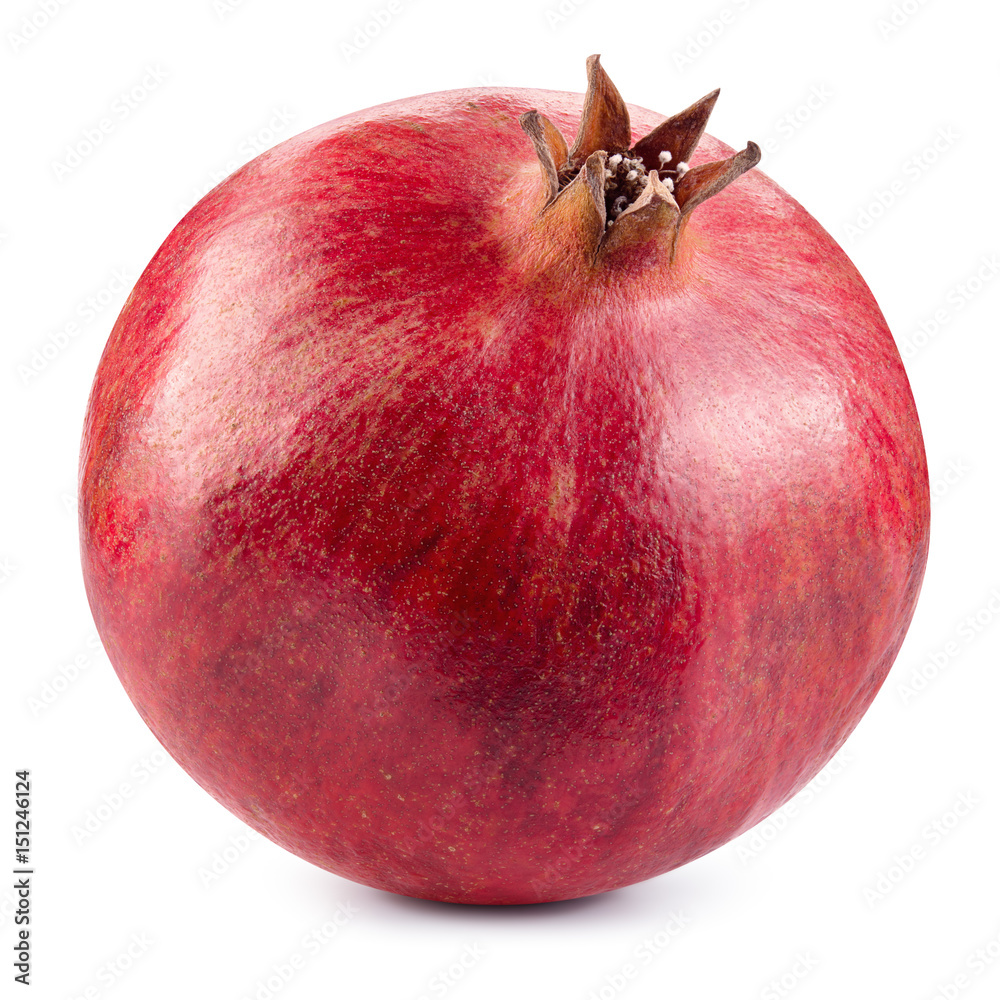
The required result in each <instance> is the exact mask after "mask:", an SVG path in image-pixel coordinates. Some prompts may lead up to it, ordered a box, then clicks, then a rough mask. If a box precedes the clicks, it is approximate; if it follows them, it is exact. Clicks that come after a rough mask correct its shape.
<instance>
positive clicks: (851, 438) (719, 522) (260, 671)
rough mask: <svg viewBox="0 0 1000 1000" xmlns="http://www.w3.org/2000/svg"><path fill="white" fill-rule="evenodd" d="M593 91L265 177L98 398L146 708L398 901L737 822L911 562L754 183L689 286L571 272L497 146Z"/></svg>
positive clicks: (845, 722) (842, 323) (595, 877)
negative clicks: (529, 115) (528, 116)
mask: <svg viewBox="0 0 1000 1000" xmlns="http://www.w3.org/2000/svg"><path fill="white" fill-rule="evenodd" d="M581 101H582V97H581V95H579V94H564V93H556V92H549V91H527V90H506V89H499V88H485V89H476V90H467V91H451V92H445V93H438V94H431V95H425V96H422V97H419V98H415V99H411V100H406V101H399V102H395V103H393V104H388V105H383V106H381V107H379V108H375V109H369V110H367V111H364V112H359V113H358V114H355V115H351V116H348V117H346V118H341V119H339V120H337V121H334V122H331V123H328V124H326V125H323V126H320V127H318V128H315V129H312V130H311V131H309V132H306V133H304V134H302V135H300V136H297V137H295V138H293V139H291V140H289V141H287V142H285V143H282V144H281V145H279V146H277V147H276V148H275V149H274V150H272V151H270V152H268V153H266V154H264V155H263V156H260V157H258V158H257V159H256V160H254V161H252V162H251V163H249V164H248V165H247V166H245V167H244V168H242V169H241V170H239V171H238V172H237V173H236V174H234V175H233V176H232V177H231V178H229V179H228V180H226V181H225V182H223V183H222V184H221V185H220V186H219V187H217V188H216V189H215V190H214V191H212V192H211V193H210V194H209V195H207V196H206V197H205V198H204V199H203V200H202V201H201V202H200V203H199V204H198V205H197V206H196V207H195V208H194V209H192V210H191V212H190V213H189V214H188V215H187V216H186V217H185V218H184V219H183V221H182V222H181V223H180V224H179V225H178V226H177V227H176V229H174V231H173V232H172V233H171V234H170V236H169V237H168V238H167V240H166V241H165V243H164V244H163V246H162V247H161V248H160V250H159V251H158V253H157V254H156V256H155V258H154V259H153V261H152V262H151V263H150V265H149V266H148V267H147V269H146V270H145V272H144V273H143V275H142V277H141V278H140V279H139V282H138V284H137V285H136V288H135V290H134V291H133V293H132V295H131V296H130V298H129V300H128V302H127V303H126V305H125V308H124V309H123V311H122V314H121V316H120V317H119V319H118V322H117V324H116V325H115V328H114V331H113V333H112V335H111V338H110V341H109V343H108V346H107V349H106V350H105V353H104V356H103V358H102V360H101V364H100V369H99V371H98V373H97V378H96V381H95V384H94V389H93V393H92V397H91V400H90V405H89V411H88V416H87V422H86V428H85V433H84V441H83V453H82V458H81V473H80V475H81V490H80V495H81V501H82V503H81V530H82V552H83V565H84V573H85V580H86V585H87V591H88V594H89V597H90V602H91V606H92V608H93V612H94V616H95V619H96V622H97V625H98V628H99V630H100V634H101V637H102V638H103V640H104V643H105V645H106V648H107V651H108V654H109V656H110V658H111V662H112V663H113V664H114V667H115V669H116V671H117V672H118V675H119V677H120V678H121V680H122V683H123V684H124V685H125V688H126V689H127V691H128V693H129V695H130V697H131V698H132V701H133V702H134V703H135V705H136V707H137V708H138V710H139V712H140V713H141V715H142V717H143V718H144V719H145V721H146V722H147V724H148V725H149V726H150V728H151V729H152V731H153V732H154V733H155V735H156V736H157V738H158V739H159V740H160V741H161V742H162V743H163V745H164V746H165V747H166V748H167V749H168V750H169V752H170V753H171V754H172V755H173V756H174V757H175V758H176V759H177V761H178V762H179V763H180V764H181V765H182V766H183V767H184V768H185V769H186V770H187V771H188V772H189V773H190V774H191V775H192V776H193V777H194V778H195V779H196V780H197V781H198V782H199V783H200V784H201V785H202V786H203V787H204V788H206V789H207V790H208V791H209V792H210V793H211V794H212V795H214V796H215V797H216V798H217V799H218V800H219V801H221V802H222V803H223V804H224V805H226V806H227V807H228V808H229V809H231V810H232V811H233V812H234V813H236V815H238V816H239V817H240V818H241V819H243V820H244V821H245V822H247V823H248V824H250V825H251V826H253V827H255V828H256V829H258V830H260V831H261V832H262V833H264V834H266V835H267V836H268V837H270V838H271V839H272V840H274V841H276V842H277V843H279V844H281V845H282V846H284V847H286V848H287V849H288V850H290V851H293V852H295V853H296V854H298V855H300V856H302V857H303V858H306V859H308V860H309V861H311V862H313V863H315V864H317V865H320V866H321V867H323V868H326V869H328V870H330V871H333V872H336V873H337V874H340V875H343V876H345V877H347V878H350V879H354V880H356V881H359V882H363V883H366V884H368V885H372V886H378V887H380V888H383V889H388V890H392V891H394V892H398V893H404V894H407V895H412V896H420V897H427V898H433V899H441V900H452V901H462V902H468V903H526V902H539V901H544V900H555V899H564V898H570V897H576V896H583V895H587V894H590V893H596V892H602V891H605V890H609V889H613V888H615V887H618V886H623V885H628V884H630V883H633V882H636V881H638V880H641V879H646V878H649V877H651V876H654V875H657V874H659V873H661V872H664V871H667V870H668V869H671V868H673V867H675V866H677V865H681V864H683V863H685V862H687V861H690V860H692V859H693V858H696V857H698V856H700V855H702V854H704V853H705V852H707V851H710V850H712V849H713V848H715V847H718V846H719V845H720V844H723V843H725V842H726V841H728V840H730V839H731V838H732V837H734V836H736V835H737V834H739V833H740V832H742V831H744V830H746V829H747V828H748V827H750V826H752V825H753V824H755V823H757V822H758V821H759V820H761V819H762V818H764V817H765V816H766V815H767V814H768V813H770V812H771V811H772V810H774V809H775V808H776V807H778V806H779V805H781V804H782V803H783V802H784V801H785V800H786V799H788V798H789V797H790V796H791V795H792V794H793V793H794V792H795V791H796V790H798V789H799V788H801V787H802V786H803V785H804V784H805V783H806V782H807V781H809V779H810V778H811V777H812V776H813V775H814V774H816V772H817V771H818V770H819V769H820V768H821V767H822V766H823V765H824V763H825V762H826V761H828V760H829V759H830V757H831V756H832V755H833V754H834V753H835V752H836V750H837V749H838V747H839V746H840V745H841V744H842V742H843V741H844V739H845V738H846V737H847V735H848V734H849V733H850V732H851V730H852V729H853V728H854V726H855V725H856V723H857V722H858V720H859V718H860V717H861V715H862V713H863V712H864V711H865V710H866V708H867V707H868V705H869V704H870V702H871V700H872V698H873V697H874V696H875V693H876V691H877V690H878V688H879V686H880V684H881V683H882V681H883V680H884V678H885V676H886V672H887V671H888V669H889V667H890V665H891V663H892V661H893V659H894V657H895V656H896V653H897V651H898V649H899V645H900V643H901V641H902V639H903V635H904V633H905V631H906V628H907V626H908V624H909V621H910V618H911V615H912V613H913V609H914V604H915V602H916V599H917V593H918V590H919V587H920V582H921V578H922V575H923V570H924V564H925V559H926V553H927V542H928V511H929V495H928V486H927V472H926V465H925V459H924V452H923V446H922V441H921V435H920V430H919V425H918V422H917V416H916V412H915V408H914V404H913V400H912V397H911V394H910V390H909V386H908V383H907V380H906V376H905V374H904V372H903V368H902V364H901V362H900V359H899V356H898V354H897V352H896V349H895V347H894V345H893V342H892V339H891V336H890V334H889V331H888V329H887V328H886V325H885V321H884V320H883V318H882V315H881V313H880V312H879V309H878V307H877V306H876V304H875V302H874V300H873V298H872V296H871V293H870V292H869V290H868V288H867V286H866V285H865V284H864V282H863V280H862V279H861V277H860V276H859V274H858V273H857V271H856V270H855V269H854V267H853V266H852V265H851V264H850V262H849V261H848V259H847V258H846V256H845V255H844V253H843V252H842V251H841V250H840V249H839V248H838V247H837V245H836V244H835V243H834V241H833V240H832V238H831V237H830V236H829V235H827V234H826V233H825V232H824V231H823V230H822V228H821V227H820V226H819V225H818V223H816V221H815V220H814V219H813V218H812V217H811V216H809V215H808V214H807V213H806V212H805V211H804V210H803V209H802V207H801V206H800V205H798V204H797V203H796V202H795V201H794V200H793V199H791V198H790V197H789V196H788V195H787V194H786V193H785V192H783V191H782V190H781V189H780V188H779V187H777V186H776V185H775V184H774V183H773V182H771V181H770V180H769V179H768V178H767V177H765V176H764V175H763V174H762V173H761V172H760V171H758V170H754V171H751V172H750V173H748V174H746V175H745V176H743V177H742V178H740V179H739V180H737V181H736V182H735V183H733V184H732V185H731V186H730V187H729V188H727V189H726V190H724V191H723V192H722V193H720V194H718V195H717V196H715V197H714V198H712V199H710V200H709V201H708V202H706V203H704V204H703V205H701V206H699V207H698V208H697V209H696V210H695V211H694V213H693V214H692V216H691V218H690V221H689V223H688V225H687V228H686V229H685V230H684V232H683V233H682V234H681V239H680V242H679V250H678V254H677V257H676V259H675V260H674V261H673V263H670V261H669V260H668V258H667V256H666V255H665V254H664V252H663V250H662V248H661V247H660V246H659V245H658V244H657V243H656V241H655V240H653V241H651V242H648V243H644V244H640V245H634V246H631V247H628V248H625V249H623V250H622V252H619V253H617V254H612V255H609V257H608V259H607V260H605V261H603V262H602V264H601V266H600V267H597V268H594V267H592V266H591V265H590V264H589V259H588V258H587V257H586V255H585V254H584V253H583V252H582V251H581V250H580V248H579V247H578V246H577V245H576V243H575V242H574V239H575V236H574V234H573V233H572V232H569V231H563V230H561V229H560V228H559V227H558V226H554V225H553V224H552V223H551V219H552V218H554V216H550V221H549V223H543V222H540V221H539V219H538V215H537V209H538V207H539V206H540V204H541V202H542V200H543V188H542V177H541V173H540V170H539V167H538V162H537V160H536V157H535V154H534V151H533V149H532V146H531V143H530V142H529V141H528V139H527V137H526V136H525V134H524V133H523V132H522V130H521V128H520V126H519V125H518V121H517V116H518V114H519V113H520V112H522V111H525V110H527V109H529V108H533V107H534V108H538V109H539V110H540V111H542V112H544V113H545V114H546V115H548V116H549V117H550V118H551V119H552V120H553V121H554V122H555V123H556V125H558V126H559V128H560V129H561V130H562V131H563V133H564V134H565V135H566V136H568V137H572V135H573V133H574V132H575V130H576V126H577V122H578V120H579V117H580V108H581ZM629 110H630V113H631V115H632V125H633V141H635V140H636V139H638V138H639V137H640V136H642V135H644V134H645V133H647V132H648V131H650V129H652V128H653V126H655V125H656V124H658V123H659V122H660V121H661V119H662V116H661V115H657V114H654V113H653V112H650V111H646V110H643V109H640V108H637V107H633V106H630V108H629ZM730 152H731V150H730V149H729V147H727V146H723V145H722V144H721V143H719V142H718V141H716V140H714V139H712V138H711V137H709V136H705V137H704V138H703V140H702V143H701V145H700V147H699V150H698V153H697V154H696V155H695V157H694V158H693V162H694V163H699V162H703V161H705V160H711V159H718V158H720V157H722V156H725V155H728V153H730ZM563 228H564V229H565V227H563Z"/></svg>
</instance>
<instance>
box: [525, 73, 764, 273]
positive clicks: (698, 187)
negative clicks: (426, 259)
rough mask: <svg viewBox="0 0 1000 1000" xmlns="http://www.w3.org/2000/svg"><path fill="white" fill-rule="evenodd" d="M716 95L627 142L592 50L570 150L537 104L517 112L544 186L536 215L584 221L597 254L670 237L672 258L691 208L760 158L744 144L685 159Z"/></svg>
mask: <svg viewBox="0 0 1000 1000" xmlns="http://www.w3.org/2000/svg"><path fill="white" fill-rule="evenodd" d="M718 96H719V91H718V90H713V91H712V93H710V94H706V95H705V96H704V97H703V98H702V99H701V100H700V101H696V102H695V103H694V104H692V105H691V106H690V107H689V108H685V109H684V110H683V111H681V112H679V113H678V114H676V115H674V116H673V117H671V118H667V119H666V120H665V121H663V122H661V123H660V124H659V125H657V126H656V128H654V129H653V131H652V132H650V133H649V134H648V135H645V136H643V137H642V138H641V139H640V140H639V141H638V142H637V143H636V144H635V145H634V146H630V143H631V140H632V127H631V123H630V121H629V115H628V108H627V106H626V104H625V102H624V100H622V96H621V94H619V93H618V89H617V87H615V85H614V84H613V83H612V82H611V79H610V78H609V77H608V74H607V73H606V72H605V71H604V68H603V67H602V66H601V57H600V56H599V55H592V56H590V57H589V58H588V59H587V93H586V95H585V97H584V101H583V114H582V116H581V118H580V127H579V129H578V130H577V133H576V139H575V140H574V142H573V146H572V147H571V148H570V147H568V146H567V144H566V140H565V139H564V138H563V135H562V133H561V132H560V131H559V129H558V128H556V126H555V125H554V124H553V123H552V122H551V121H550V120H549V119H548V118H546V117H545V115H543V114H541V113H540V112H539V111H538V110H536V109H532V110H531V111H526V112H524V114H522V115H521V116H520V118H519V121H520V123H521V127H522V128H523V129H524V131H525V132H526V133H527V135H528V137H529V138H530V139H531V142H532V144H533V145H534V147H535V152H536V153H537V155H538V162H539V165H540V166H541V170H542V176H543V178H544V183H545V186H546V198H545V202H544V204H543V205H542V209H541V211H542V213H543V214H544V213H549V212H553V211H555V212H557V213H560V214H562V213H567V214H569V215H571V216H572V217H574V218H575V219H576V221H577V222H578V223H582V225H583V227H584V229H585V231H586V233H587V236H588V240H587V242H588V244H589V246H590V249H591V250H592V252H593V254H594V259H595V260H596V259H597V258H598V257H599V256H600V254H601V253H602V252H605V251H607V250H608V249H610V248H612V247H614V246H617V245H620V244H622V243H634V242H637V241H640V240H643V241H644V240H648V239H651V238H654V237H662V238H665V239H666V240H667V241H668V242H669V246H670V256H671V257H673V253H674V251H675V249H676V244H677V239H678V236H679V235H680V232H681V230H682V228H683V226H684V223H685V221H686V220H687V218H688V216H689V215H690V214H691V212H692V211H693V210H694V209H695V208H696V207H697V206H698V205H700V204H701V203H702V202H703V201H705V200H706V199H707V198H711V197H712V195H714V194H718V193H719V191H721V190H722V189H723V188H724V187H726V185H728V184H731V183H732V182H733V181H734V180H736V178H737V177H739V176H740V175H741V174H744V173H746V171H747V170H749V169H750V168H751V167H754V166H756V164H757V163H758V162H759V161H760V147H759V146H758V145H757V144H756V143H754V142H748V143H747V145H746V149H743V150H741V151H740V152H738V153H734V154H733V155H732V156H730V157H728V158H727V159H725V160H715V161H713V162H711V163H701V164H699V165H698V166H696V167H691V166H689V165H688V160H689V159H690V157H691V156H692V154H693V153H694V151H695V149H696V148H697V146H698V142H699V141H700V139H701V136H702V133H703V132H704V131H705V125H706V123H707V122H708V116H709V115H710V114H711V113H712V108H713V107H715V102H716V100H717V99H718Z"/></svg>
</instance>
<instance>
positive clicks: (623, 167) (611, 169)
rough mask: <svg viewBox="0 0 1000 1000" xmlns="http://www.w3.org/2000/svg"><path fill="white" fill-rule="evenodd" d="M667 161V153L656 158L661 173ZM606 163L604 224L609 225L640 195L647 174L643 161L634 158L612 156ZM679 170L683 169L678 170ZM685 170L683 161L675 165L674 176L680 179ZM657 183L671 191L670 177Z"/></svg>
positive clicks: (623, 155) (647, 176) (669, 157)
mask: <svg viewBox="0 0 1000 1000" xmlns="http://www.w3.org/2000/svg"><path fill="white" fill-rule="evenodd" d="M670 160H671V154H670V150H669V149H665V150H663V151H662V152H661V153H660V155H659V161H660V170H661V171H662V170H669V169H670V168H669V167H667V164H668V163H669V162H670ZM607 164H608V173H607V176H606V177H605V178H604V199H605V205H606V206H607V224H608V225H609V226H612V225H614V222H615V219H617V218H618V216H619V215H621V214H622V212H624V211H625V209H627V208H628V207H629V205H631V204H632V203H633V202H634V201H635V200H636V199H637V198H638V197H639V195H641V194H642V192H643V189H644V188H645V187H646V185H647V184H648V183H649V174H648V173H647V172H646V167H645V166H644V164H643V162H642V160H640V159H639V157H637V156H629V154H628V153H615V154H614V156H609V157H608V160H607ZM681 167H683V168H684V169H683V170H681ZM686 170H687V164H686V163H684V162H683V161H682V162H681V163H679V164H678V165H677V176H678V177H683V176H684V172H685V171H686ZM660 180H661V183H662V184H663V185H664V186H665V187H666V188H667V190H669V191H673V189H674V182H673V179H672V178H670V177H662V178H660Z"/></svg>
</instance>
